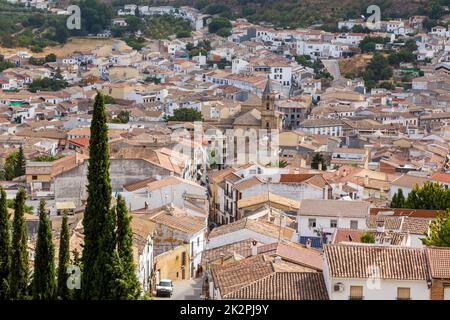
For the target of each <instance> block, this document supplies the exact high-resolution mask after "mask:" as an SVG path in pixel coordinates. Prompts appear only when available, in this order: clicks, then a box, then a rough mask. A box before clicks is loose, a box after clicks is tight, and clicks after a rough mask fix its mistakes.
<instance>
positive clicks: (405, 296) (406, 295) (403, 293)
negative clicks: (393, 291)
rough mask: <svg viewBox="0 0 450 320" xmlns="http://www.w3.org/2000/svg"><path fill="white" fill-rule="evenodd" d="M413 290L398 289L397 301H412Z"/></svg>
mask: <svg viewBox="0 0 450 320" xmlns="http://www.w3.org/2000/svg"><path fill="white" fill-rule="evenodd" d="M410 299H411V289H410V288H397V300H410Z"/></svg>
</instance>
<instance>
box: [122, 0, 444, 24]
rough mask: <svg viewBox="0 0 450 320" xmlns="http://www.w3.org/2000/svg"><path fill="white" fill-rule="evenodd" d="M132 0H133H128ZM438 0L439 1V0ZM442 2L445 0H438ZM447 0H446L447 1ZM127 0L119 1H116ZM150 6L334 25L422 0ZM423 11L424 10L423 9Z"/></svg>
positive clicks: (410, 9) (239, 0) (247, 0)
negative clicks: (376, 9) (375, 10)
mask: <svg viewBox="0 0 450 320" xmlns="http://www.w3.org/2000/svg"><path fill="white" fill-rule="evenodd" d="M125 1H129V0H125ZM435 1H436V0H435ZM437 1H442V0H437ZM443 1H445V0H443ZM120 2H123V0H118V1H116V2H115V4H118V3H120ZM142 3H143V4H144V3H145V4H146V5H151V4H153V5H164V4H165V5H193V6H195V7H196V8H197V9H200V10H202V11H203V12H205V13H208V14H221V15H224V16H227V17H229V18H236V17H245V18H247V19H248V20H250V21H254V22H268V23H272V24H274V25H275V26H278V27H300V26H303V27H305V26H310V25H312V24H316V23H324V24H330V25H331V24H334V23H335V22H336V21H337V20H339V19H341V18H358V17H359V16H360V15H361V14H366V9H367V7H368V6H369V5H371V4H376V5H379V6H380V8H381V14H382V18H389V17H392V18H395V17H408V16H410V15H413V14H416V13H418V10H419V6H420V3H428V1H421V0H371V1H365V0H284V1H279V0H256V1H255V0H220V1H218V0H196V1H192V0H178V1H171V0H169V1H167V0H166V1H162V0H150V1H149V0H142ZM419 11H420V10H419ZM425 11H426V10H425Z"/></svg>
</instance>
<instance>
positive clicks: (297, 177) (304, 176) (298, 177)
mask: <svg viewBox="0 0 450 320" xmlns="http://www.w3.org/2000/svg"><path fill="white" fill-rule="evenodd" d="M315 175H316V174H312V173H300V174H281V175H280V183H299V182H303V181H306V180H308V179H309V178H312V177H314V176H315Z"/></svg>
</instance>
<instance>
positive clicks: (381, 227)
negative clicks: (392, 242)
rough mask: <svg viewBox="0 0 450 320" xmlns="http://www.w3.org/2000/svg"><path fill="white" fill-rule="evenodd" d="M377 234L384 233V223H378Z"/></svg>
mask: <svg viewBox="0 0 450 320" xmlns="http://www.w3.org/2000/svg"><path fill="white" fill-rule="evenodd" d="M377 232H384V221H379V222H378V223H377Z"/></svg>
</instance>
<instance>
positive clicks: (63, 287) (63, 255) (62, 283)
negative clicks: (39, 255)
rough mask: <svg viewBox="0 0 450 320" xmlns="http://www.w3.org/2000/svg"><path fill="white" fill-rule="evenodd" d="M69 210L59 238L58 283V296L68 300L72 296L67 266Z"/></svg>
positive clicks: (68, 258) (65, 213)
mask: <svg viewBox="0 0 450 320" xmlns="http://www.w3.org/2000/svg"><path fill="white" fill-rule="evenodd" d="M67 220H68V219H67V212H64V216H63V219H62V225H61V235H60V238H59V257H58V284H57V296H58V297H59V298H60V299H63V300H67V299H69V298H70V293H69V288H68V287H67V279H68V277H69V275H68V274H67V267H68V266H69V260H70V251H69V226H68V222H67Z"/></svg>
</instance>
